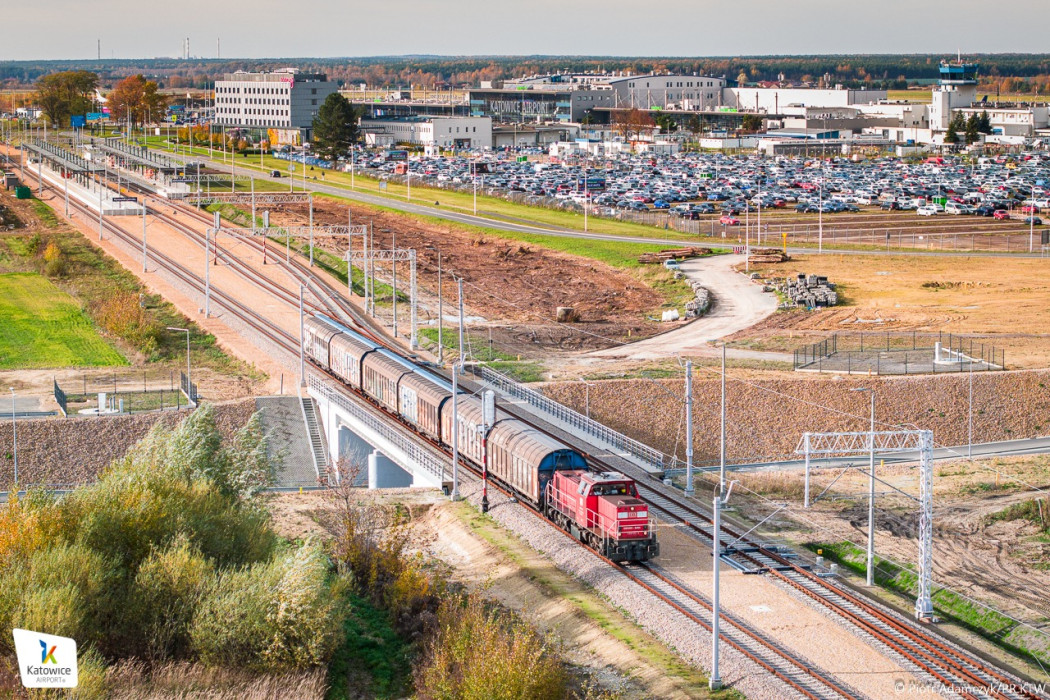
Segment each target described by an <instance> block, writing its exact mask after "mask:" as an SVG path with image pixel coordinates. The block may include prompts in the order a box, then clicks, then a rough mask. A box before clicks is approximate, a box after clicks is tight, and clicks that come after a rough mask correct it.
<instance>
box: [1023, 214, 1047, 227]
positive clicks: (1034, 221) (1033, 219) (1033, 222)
mask: <svg viewBox="0 0 1050 700" xmlns="http://www.w3.org/2000/svg"><path fill="white" fill-rule="evenodd" d="M1024 222H1025V223H1026V224H1029V225H1030V226H1042V225H1043V220H1042V219H1040V218H1039V217H1038V216H1026V217H1025V220H1024Z"/></svg>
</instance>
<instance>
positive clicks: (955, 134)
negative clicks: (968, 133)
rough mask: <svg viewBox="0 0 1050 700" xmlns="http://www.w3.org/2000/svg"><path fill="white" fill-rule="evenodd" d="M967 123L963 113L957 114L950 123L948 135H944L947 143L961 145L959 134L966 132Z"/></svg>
mask: <svg viewBox="0 0 1050 700" xmlns="http://www.w3.org/2000/svg"><path fill="white" fill-rule="evenodd" d="M965 129H966V123H965V122H964V121H963V116H962V112H956V113H955V114H954V115H953V116H952V120H951V121H950V122H948V133H946V134H945V135H944V142H945V143H959V132H960V131H965Z"/></svg>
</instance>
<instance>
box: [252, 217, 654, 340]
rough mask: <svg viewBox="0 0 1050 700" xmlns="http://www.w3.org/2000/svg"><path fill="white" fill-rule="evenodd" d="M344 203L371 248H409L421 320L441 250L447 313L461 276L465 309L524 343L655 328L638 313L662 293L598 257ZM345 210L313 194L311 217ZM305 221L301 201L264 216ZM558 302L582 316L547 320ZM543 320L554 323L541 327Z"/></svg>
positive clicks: (342, 245) (432, 293) (328, 242)
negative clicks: (567, 321)
mask: <svg viewBox="0 0 1050 700" xmlns="http://www.w3.org/2000/svg"><path fill="white" fill-rule="evenodd" d="M351 210H352V211H353V212H356V213H357V216H356V217H355V219H354V222H355V223H362V222H364V221H365V219H364V218H363V217H365V216H367V217H368V219H367V220H368V221H370V222H372V225H373V232H374V236H375V239H374V245H375V247H376V248H377V249H380V248H385V249H389V248H390V247H391V246H392V244H393V243H394V242H395V238H396V244H397V246H398V247H399V248H414V249H415V250H416V254H417V256H418V268H417V270H418V275H419V288H420V290H421V293H422V295H423V296H424V297H429V298H430V302H429V303H428V304H427V307H428V309H427V315H426V316H424V317H423V318H424V322H425V319H427V318H434V317H436V311H437V308H436V307H437V304H436V299H437V288H438V284H437V272H438V253H439V252H440V254H441V266H442V271H443V277H444V283H443V286H442V287H443V288H442V296H443V297H444V302H445V314H446V316H453V315H454V314H455V308H456V307H455V305H456V303H457V297H456V285H455V278H456V277H462V278H463V280H464V296H465V297H466V299H465V303H466V305H467V306H468V307H469V309H470V311H469V315H471V316H479V317H482V318H485V319H488V320H489V321H490V322H491V324H492V325H496V326H498V327H500V328H502V330H500V329H495V330H494V332H495V333H496V334H497V335H496V337H497V338H502V337H506V338H508V339H512V338H518V339H519V342H520V343H521V344H523V345H525V346H528V345H531V344H533V343H539V344H540V346H541V347H542V348H543V349H547V348H565V349H575V348H576V347H580V346H583V347H596V346H597V347H604V346H607V345H608V341H603V340H602V339H601V338H599V337H596V336H595V335H591V334H597V336H605V337H608V338H621V337H622V338H624V339H626V338H627V337H628V334H630V336H631V337H633V338H638V337H645V336H647V335H651V334H653V333H656V332H658V331H660V330H662V328H661V326H660V324H658V323H654V322H652V321H647V320H646V319H645V315H646V314H647V313H649V312H651V311H652V310H653V309H655V308H657V307H658V306H659V305H660V304H661V303H662V301H663V299H662V298H661V296H660V295H659V294H657V293H656V292H655V291H653V290H652V289H650V288H649V287H647V286H646V285H645V284H643V283H642V282H640V281H639V280H638V279H637V278H635V277H634V276H633V275H631V274H629V273H627V272H623V271H619V270H616V269H614V268H612V267H610V266H608V265H605V264H604V263H600V262H597V261H593V260H588V259H586V258H580V257H575V256H572V255H567V254H564V253H559V252H556V251H551V250H547V249H545V248H542V247H538V246H534V245H531V244H528V243H519V242H515V241H510V240H504V239H499V238H486V237H484V236H481V235H480V234H477V233H470V232H464V231H461V230H459V229H457V228H456V227H454V226H450V225H444V224H435V223H432V222H426V221H417V220H415V219H413V218H412V217H410V216H404V215H399V214H395V213H390V212H384V211H375V210H370V209H365V208H358V207H356V206H355V207H352V208H351ZM346 211H347V209H346V205H344V204H342V203H336V202H332V201H330V200H326V199H324V198H318V199H316V200H314V222H315V223H318V224H325V223H331V224H345V223H346V220H347V214H346ZM308 220H309V217H308V211H307V208H306V206H305V205H301V206H288V205H285V206H283V207H282V208H281V209H280V210H279V211H274V212H272V213H271V216H270V221H271V222H272V223H274V224H275V225H280V224H295V225H302V224H305V223H307V222H308ZM318 244H319V245H321V246H323V247H324V248H326V249H327V250H330V251H332V252H334V253H336V254H339V255H344V254H345V253H346V245H347V244H346V240H345V238H341V237H337V238H328V239H325V238H318ZM382 274H384V275H386V274H387V273H382ZM398 278H399V285H400V280H401V279H404V280H405V281H406V282H407V279H408V268H407V265H406V266H404V269H399V271H398ZM559 306H570V307H573V308H574V309H576V311H577V312H578V313H579V314H580V317H581V322H580V323H576V324H572V325H571V326H561V327H557V326H554V320H555V311H556V308H557V307H559ZM508 322H510V324H509V325H508ZM547 327H553V328H552V329H551V330H550V331H549V332H545V331H544V330H540V329H545V328H547ZM534 337H535V338H536V339H537V340H533V338H534Z"/></svg>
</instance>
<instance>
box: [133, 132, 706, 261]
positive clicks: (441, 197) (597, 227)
mask: <svg viewBox="0 0 1050 700" xmlns="http://www.w3.org/2000/svg"><path fill="white" fill-rule="evenodd" d="M150 145H151V146H152V147H155V148H158V149H162V150H167V151H173V149H172V147H171V144H169V143H167V141H166V139H164V138H163V137H153V138H151V139H150ZM185 150H186V149H185V147H181V148H180V152H182V153H185ZM191 153H192V154H193V155H195V156H203V157H207V155H208V149H207V148H200V147H194V148H193V149H192V150H191ZM219 160H220V162H221V154H220V155H219ZM227 163H229V160H227ZM235 163H236V165H238V166H240V167H245V168H253V169H255V170H259V171H261V172H265V173H269V172H270V171H271V170H279V171H281V173H282V174H283V175H289V172H288V164H289V162H288V161H286V160H281V159H279V158H274V157H272V156H265V157H264V158H263V164H262V165H260V163H259V158H258V156H257V155H255V156H254V157H252V156H249V157H248V158H243V157H242V158H239V159H236V160H235ZM307 172H308V173H310V174H309V175H308V177H309V178H311V182H312V181H313V179H312V178H316V181H317V182H322V180H321V176H320V174H321V172H322V171H321V169H319V168H315V169H314V170H313V171H312V173H311V172H310V171H307ZM324 174H325V179H324V180H323V183H324V184H326V185H332V186H336V187H345V188H347V189H349V188H350V182H351V177H350V173H343V172H337V171H331V170H325V171H324ZM291 175H293V177H292V180H293V186H295V183H294V180H295V177H294V175H302V170H301V169H300V164H298V163H297V164H296V171H295V173H292V174H291ZM282 181H284V178H282ZM301 182H302V178H301V177H300V178H299V183H300V185H301ZM353 182H354V187H353V191H355V192H367V193H369V194H374V195H377V196H381V197H386V198H388V199H390V200H394V201H407V200H408V197H407V194H408V188H407V187H406V186H405V185H402V184H399V183H396V182H393V181H387V185H386V189H385V190H380V189H379V183H380V182H381V180H380V179H379V178H377V177H374V176H370V175H362V174H361V172H360V171H358V172H357V173H356V174H355V176H354V178H353ZM300 189H301V188H300ZM412 192H413V196H412V200H411V201H414V202H419V203H423V204H430V203H431V202H434V201H439V202H440V203H441V205H440V206H441V207H442V208H447V209H453V210H456V211H458V212H463V213H473V212H474V194H473V192H456V191H453V190H443V189H437V188H431V187H426V186H424V185H421V184H419V185H413V186H412ZM478 214H479V215H480V216H487V217H491V218H498V219H504V220H508V221H519V222H520V221H526V222H528V223H534V224H538V225H542V226H551V227H555V228H568V229H573V230H582V229H583V215H582V214H577V213H575V212H568V211H562V210H558V209H546V208H543V207H535V206H532V205H528V204H518V203H516V202H509V201H506V200H504V199H501V198H499V197H491V196H488V195H484V194H480V193H479V194H478ZM588 230H589V231H591V232H593V233H608V234H614V235H621V236H636V237H642V238H663V239H681V240H682V241H683V242H690V241H693V240H695V237H693V236H691V235H689V234H686V233H682V232H679V231H673V230H669V229H663V228H659V227H656V226H648V225H646V224H637V223H633V222H628V221H617V220H614V219H604V218H598V217H591V218H590V221H589V225H588Z"/></svg>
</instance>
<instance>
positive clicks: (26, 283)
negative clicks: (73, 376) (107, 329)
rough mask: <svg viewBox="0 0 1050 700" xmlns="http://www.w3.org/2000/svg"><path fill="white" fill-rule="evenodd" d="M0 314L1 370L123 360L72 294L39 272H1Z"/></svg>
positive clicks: (112, 363)
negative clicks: (102, 336)
mask: <svg viewBox="0 0 1050 700" xmlns="http://www.w3.org/2000/svg"><path fill="white" fill-rule="evenodd" d="M0 318H2V319H3V322H2V323H0V368H2V369H16V368H17V369H25V368H36V367H86V366H94V367H100V366H101V367H109V366H116V365H126V364H127V360H125V359H124V357H123V356H121V355H120V353H118V352H117V351H116V350H115V349H113V348H112V347H110V346H109V345H108V344H107V343H106V342H105V341H104V340H103V339H102V338H101V337H99V335H98V334H97V333H96V332H95V328H94V326H93V325H92V323H91V321H90V320H89V319H88V317H87V316H86V315H84V312H83V311H81V309H80V307H79V306H78V305H77V303H76V301H75V300H74V299H73V297H71V296H69V295H68V294H66V293H65V292H63V291H62V290H60V289H59V288H58V287H56V286H55V285H53V284H51V282H49V281H48V280H47V279H46V278H44V277H42V276H41V275H37V274H32V273H11V274H6V275H0Z"/></svg>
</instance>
